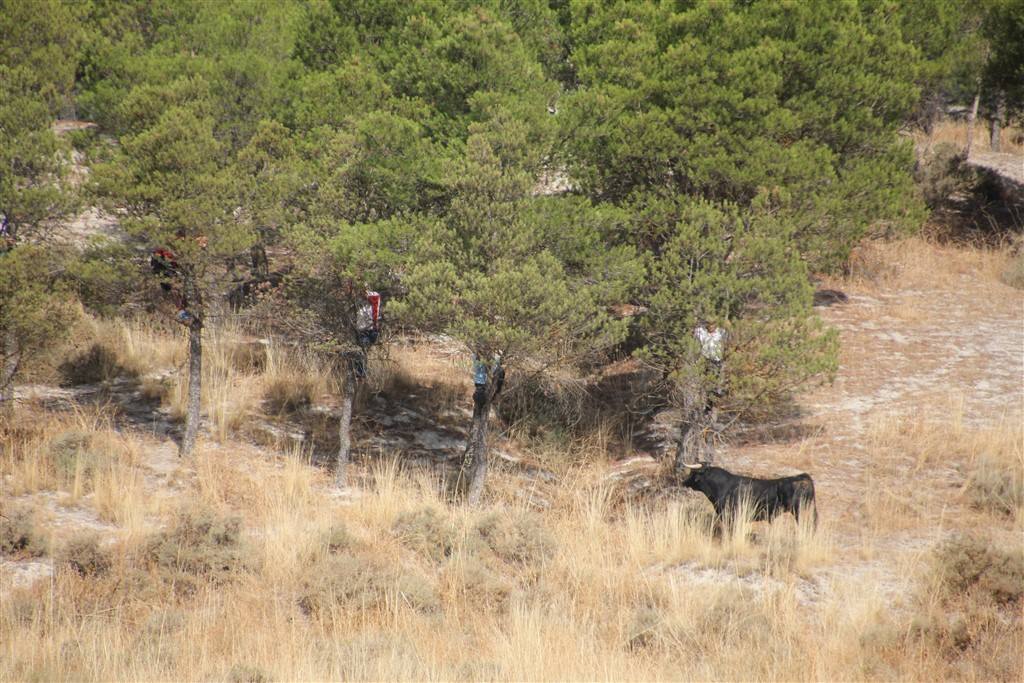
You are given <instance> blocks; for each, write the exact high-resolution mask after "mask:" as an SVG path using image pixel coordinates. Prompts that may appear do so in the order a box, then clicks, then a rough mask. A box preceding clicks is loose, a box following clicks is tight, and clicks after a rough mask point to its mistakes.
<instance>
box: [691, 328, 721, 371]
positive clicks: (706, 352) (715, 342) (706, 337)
mask: <svg viewBox="0 0 1024 683" xmlns="http://www.w3.org/2000/svg"><path fill="white" fill-rule="evenodd" d="M693 336H695V337H697V341H699V342H700V352H701V354H703V356H704V357H705V358H707V359H708V360H710V361H714V362H715V363H721V362H722V354H723V353H724V351H725V330H723V329H722V328H721V327H719V328H717V329H716V330H715V331H714V332H708V330H707V328H705V327H704V326H703V325H702V326H700V327H698V328H697V329H696V330H694V332H693Z"/></svg>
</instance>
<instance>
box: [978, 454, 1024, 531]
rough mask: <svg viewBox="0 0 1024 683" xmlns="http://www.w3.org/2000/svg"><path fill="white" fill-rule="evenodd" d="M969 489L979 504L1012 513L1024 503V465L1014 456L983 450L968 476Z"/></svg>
mask: <svg viewBox="0 0 1024 683" xmlns="http://www.w3.org/2000/svg"><path fill="white" fill-rule="evenodd" d="M967 491H968V494H969V495H970V498H971V503H972V504H973V505H974V506H975V507H978V508H981V509H984V510H990V511H992V512H996V513H999V514H1004V515H1010V516H1012V515H1014V514H1015V513H1016V511H1017V510H1020V509H1021V508H1022V507H1024V469H1022V468H1021V467H1020V461H1019V460H1016V459H1014V458H1013V456H1010V457H1008V458H1007V457H999V456H997V455H989V454H983V455H982V456H981V457H979V458H978V460H977V462H976V463H975V465H974V469H973V471H972V472H971V474H970V476H969V477H968V480H967Z"/></svg>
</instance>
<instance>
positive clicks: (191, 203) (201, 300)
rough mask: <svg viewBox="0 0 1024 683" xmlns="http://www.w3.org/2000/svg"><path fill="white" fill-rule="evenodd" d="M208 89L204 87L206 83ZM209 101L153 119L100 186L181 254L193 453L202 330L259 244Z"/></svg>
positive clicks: (177, 285) (151, 236) (140, 233)
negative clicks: (235, 268) (240, 263)
mask: <svg viewBox="0 0 1024 683" xmlns="http://www.w3.org/2000/svg"><path fill="white" fill-rule="evenodd" d="M199 90H200V91H201V90H202V89H201V88H199ZM204 104H205V105H207V106H209V103H208V102H204V100H202V99H198V100H189V101H188V103H185V104H172V105H171V106H170V107H169V108H165V109H163V110H162V111H161V112H159V113H158V114H155V115H154V117H153V118H154V119H155V120H153V121H152V123H150V124H149V125H147V126H146V127H144V128H142V129H140V130H138V131H137V132H135V133H132V134H129V135H126V136H124V137H122V138H121V149H122V154H121V156H120V157H119V158H117V159H116V160H115V161H113V162H112V163H110V164H107V165H105V166H104V167H101V168H98V169H97V171H96V174H95V175H96V178H97V183H98V189H99V190H100V192H101V193H103V194H106V195H107V196H109V197H111V198H113V199H114V201H116V202H117V203H118V204H119V205H120V206H121V207H122V208H123V209H124V210H125V211H126V213H127V217H126V219H125V220H124V221H123V226H124V228H125V229H126V230H127V231H128V232H129V233H130V234H132V235H134V236H137V237H139V238H141V239H143V240H144V241H145V242H146V243H147V244H148V245H149V246H150V248H165V249H169V250H170V251H171V252H172V253H173V254H174V257H175V260H176V262H177V263H176V266H175V270H176V272H175V274H174V276H173V278H172V282H171V283H170V286H171V287H172V288H173V290H174V292H175V294H176V296H177V297H178V302H177V303H178V305H179V306H181V307H183V309H184V310H185V311H187V317H184V318H182V321H183V322H185V323H186V324H187V327H188V336H189V369H188V376H189V382H188V400H187V408H186V414H185V433H184V436H183V438H182V442H181V445H180V453H181V454H182V455H183V456H184V455H190V454H191V453H192V451H193V449H194V447H195V443H196V437H197V435H198V429H199V409H200V396H201V381H202V350H203V347H202V334H203V329H204V327H205V325H206V318H207V313H208V312H209V311H210V310H211V309H210V306H209V303H210V302H211V299H213V298H215V297H217V296H219V295H220V294H222V293H223V289H224V282H223V279H224V274H225V268H224V263H225V261H226V260H228V259H234V258H237V257H238V256H239V255H240V254H242V253H245V252H246V251H247V250H248V249H249V248H250V247H251V246H252V245H253V244H255V243H256V236H255V234H254V231H253V229H252V228H251V226H250V225H246V224H244V223H243V222H240V221H239V220H237V219H236V212H235V209H236V208H237V206H238V204H237V197H238V194H239V193H238V189H237V179H236V178H235V177H234V176H233V175H232V174H231V173H230V169H229V163H228V162H229V158H228V156H227V154H226V150H225V146H224V145H222V144H221V143H220V142H219V141H218V140H217V138H216V137H215V136H214V123H213V120H212V119H211V118H210V117H209V116H208V115H205V114H204V108H203V107H204Z"/></svg>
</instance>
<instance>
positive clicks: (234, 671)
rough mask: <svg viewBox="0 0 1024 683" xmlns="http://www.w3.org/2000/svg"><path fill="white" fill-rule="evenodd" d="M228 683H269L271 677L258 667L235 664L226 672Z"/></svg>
mask: <svg viewBox="0 0 1024 683" xmlns="http://www.w3.org/2000/svg"><path fill="white" fill-rule="evenodd" d="M227 680H228V683H270V681H271V677H270V674H268V673H267V672H266V671H264V670H263V669H261V668H260V667H258V666H252V665H249V664H236V665H235V666H233V667H231V671H229V672H228V677H227Z"/></svg>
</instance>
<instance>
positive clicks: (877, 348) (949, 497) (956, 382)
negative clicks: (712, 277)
mask: <svg viewBox="0 0 1024 683" xmlns="http://www.w3.org/2000/svg"><path fill="white" fill-rule="evenodd" d="M918 249H925V250H928V249H933V250H935V251H934V252H927V253H925V254H924V255H925V256H927V258H928V259H929V260H928V262H927V263H926V264H924V267H923V268H922V267H917V270H918V272H916V273H912V275H913V276H909V275H908V276H907V277H901V276H899V275H897V276H895V277H893V278H892V280H893V282H890V283H888V284H887V285H886V286H885V287H879V286H875V285H872V284H870V283H836V286H837V287H839V288H842V289H844V290H845V291H846V293H847V294H848V295H849V302H848V303H845V304H839V305H835V306H832V307H829V308H826V309H821V315H822V317H823V318H824V319H825V320H826V321H827V322H828V323H830V324H831V325H834V326H835V327H836V328H837V329H838V330H839V333H840V337H841V343H842V351H841V357H840V368H839V372H838V375H837V377H836V379H835V382H834V383H833V384H831V385H829V386H824V387H821V388H819V389H816V390H814V391H811V392H809V393H807V394H806V395H804V396H802V397H801V399H800V402H799V403H800V407H801V410H802V413H803V416H802V418H801V424H800V425H799V426H800V427H801V429H799V430H794V431H795V432H796V433H803V434H809V435H808V436H804V437H802V438H796V439H792V440H788V441H782V442H776V443H767V444H757V445H747V446H742V447H733V448H729V447H726V448H724V449H722V451H721V456H720V458H721V461H722V463H723V464H724V465H725V466H726V467H734V468H736V469H737V470H740V471H744V472H748V473H752V474H761V475H766V476H767V475H781V474H786V473H790V472H793V471H797V470H805V471H808V472H811V473H812V475H813V476H814V479H815V483H816V486H817V496H818V501H819V510H820V511H821V513H822V516H823V518H825V519H827V520H829V522H831V523H832V524H834V525H835V526H836V528H837V529H838V530H840V531H841V532H845V533H846V534H848V535H849V536H851V537H852V536H854V535H857V534H859V533H861V531H862V530H863V527H864V525H865V524H866V523H867V521H868V520H867V518H868V517H870V516H871V515H872V514H874V513H873V510H872V505H873V504H875V503H877V502H878V501H879V500H880V499H881V500H883V501H884V500H885V499H886V498H891V499H893V500H890V501H889V503H891V505H890V507H892V508H894V509H897V508H902V509H903V510H904V511H905V512H906V513H907V514H908V515H909V516H912V517H916V518H917V519H918V520H928V521H927V523H920V524H914V523H908V524H906V525H905V526H906V527H908V529H907V533H908V534H909V535H906V534H904V535H901V534H899V533H894V534H893V535H892V536H891V537H890V540H891V541H892V542H893V543H895V544H896V545H898V546H901V547H907V546H910V545H916V544H918V543H920V541H921V540H922V538H921V537H922V535H924V536H929V535H931V532H932V531H935V532H939V531H940V530H941V529H942V528H943V527H945V528H946V529H947V530H948V528H949V527H950V526H960V525H968V524H969V523H970V521H969V520H970V513H969V505H968V503H967V501H966V500H965V497H964V495H963V485H964V480H965V471H966V468H967V466H968V463H966V462H965V461H964V458H963V457H962V456H956V457H954V456H953V455H952V454H951V455H950V456H949V457H948V458H947V457H944V456H943V454H942V453H941V450H942V449H941V444H940V447H939V448H938V449H937V450H938V451H940V452H939V453H938V454H937V456H936V457H935V458H933V459H931V460H929V461H927V462H921V461H920V458H917V459H915V458H914V457H911V455H910V454H906V455H903V454H900V453H896V454H892V453H888V452H883V451H884V449H883V448H881V447H880V446H879V442H880V441H884V440H885V438H886V437H887V436H888V435H891V434H892V433H898V432H899V431H900V430H901V429H904V428H906V427H907V426H908V425H909V426H913V427H915V428H919V429H922V431H923V432H924V433H922V434H921V435H920V438H921V439H927V438H928V437H929V435H928V434H927V432H928V430H932V431H934V432H935V433H941V432H942V430H948V431H949V432H961V433H963V432H967V433H969V432H973V431H977V432H983V431H984V430H990V429H997V428H999V427H1000V425H1003V426H1005V425H1007V424H1011V425H1013V424H1016V425H1019V424H1021V419H1022V418H1021V416H1022V414H1024V410H1022V409H1024V293H1022V292H1021V291H1020V290H1017V289H1013V288H1011V287H1008V286H1005V285H1003V284H1001V283H999V282H998V280H997V279H996V278H995V277H994V276H993V275H992V270H993V269H992V268H991V267H985V264H984V263H979V262H975V261H971V260H969V259H968V260H963V259H961V258H960V256H959V255H958V254H957V252H956V250H950V249H946V250H944V251H942V252H941V253H939V251H938V250H939V248H938V247H935V248H932V247H927V246H924V247H920V246H919V247H918ZM918 256H921V254H918ZM918 266H920V264H918ZM906 270H907V272H909V271H910V270H911V268H910V267H907V268H906ZM922 270H923V271H924V272H921V271H922ZM929 271H930V275H931V277H929ZM929 280H930V283H929V282H928V281H929ZM910 527H913V529H910Z"/></svg>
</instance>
